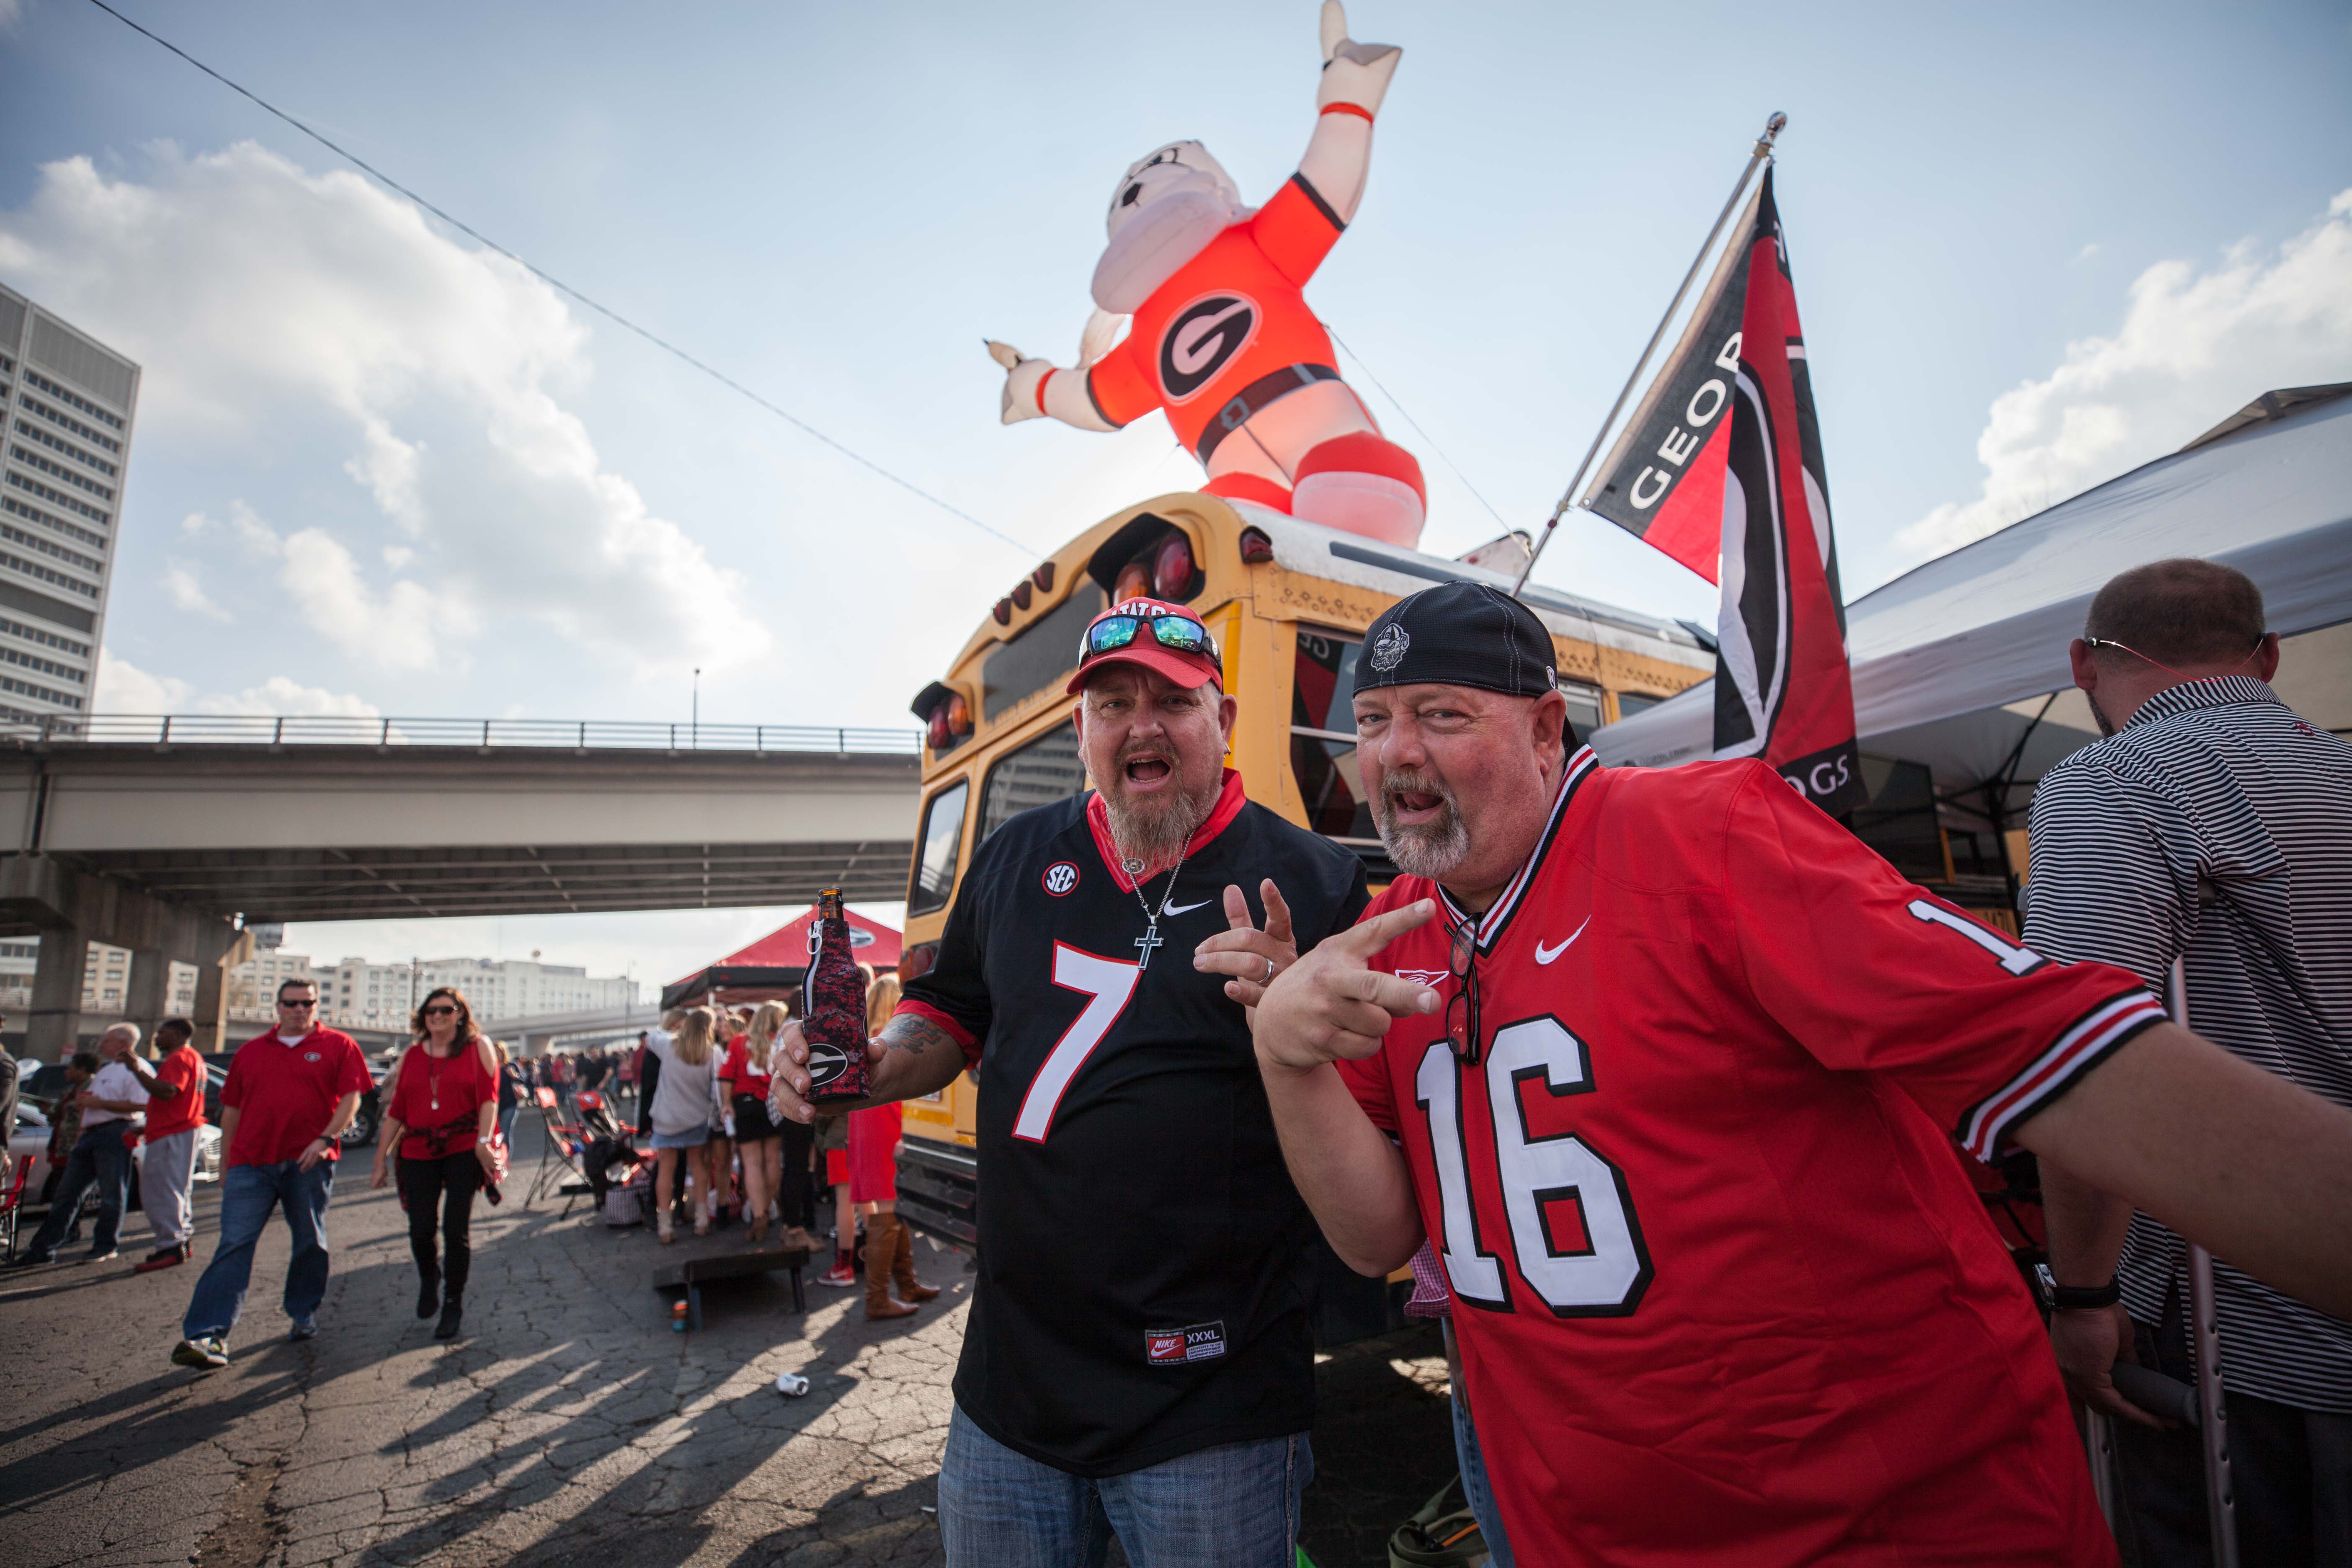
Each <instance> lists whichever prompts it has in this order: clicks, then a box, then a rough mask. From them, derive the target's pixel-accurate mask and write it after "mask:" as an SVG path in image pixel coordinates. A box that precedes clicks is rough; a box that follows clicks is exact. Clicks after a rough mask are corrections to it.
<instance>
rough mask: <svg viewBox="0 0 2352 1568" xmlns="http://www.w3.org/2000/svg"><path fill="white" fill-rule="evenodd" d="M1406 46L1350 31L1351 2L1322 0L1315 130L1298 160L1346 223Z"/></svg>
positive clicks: (1304, 175)
mask: <svg viewBox="0 0 2352 1568" xmlns="http://www.w3.org/2000/svg"><path fill="white" fill-rule="evenodd" d="M1403 58H1404V51H1403V50H1402V49H1400V48H1398V47H1396V46H1395V45H1393V44H1360V43H1357V42H1356V41H1355V40H1354V39H1352V38H1350V37H1348V12H1347V7H1345V6H1344V5H1341V4H1340V3H1339V0H1323V80H1322V84H1321V85H1320V86H1319V87H1318V89H1316V93H1315V107H1316V109H1317V110H1318V114H1317V118H1316V121H1315V134H1314V136H1313V137H1312V138H1311V139H1310V140H1309V141H1308V142H1307V155H1306V156H1305V157H1304V158H1301V159H1300V160H1299V161H1298V173H1299V176H1300V177H1301V178H1302V179H1304V180H1305V181H1306V182H1307V184H1308V185H1310V186H1312V187H1313V188H1314V190H1315V193H1316V194H1317V195H1319V196H1321V197H1322V198H1323V201H1324V204H1325V205H1328V207H1329V208H1330V209H1331V212H1332V215H1333V216H1336V217H1337V218H1338V219H1339V221H1340V222H1341V223H1343V224H1345V223H1349V222H1352V221H1354V219H1355V216H1356V207H1357V205H1358V204H1359V203H1360V202H1361V201H1362V200H1363V199H1364V176H1365V174H1366V173H1367V172H1368V171H1369V170H1370V166H1371V162H1372V116H1374V115H1375V114H1378V113H1379V112H1380V109H1381V99H1382V98H1383V97H1385V96H1386V95H1387V93H1388V90H1389V79H1390V78H1391V77H1392V76H1394V75H1396V68H1397V65H1398V63H1399V62H1400V61H1402V59H1403Z"/></svg>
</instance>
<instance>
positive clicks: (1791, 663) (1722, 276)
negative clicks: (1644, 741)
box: [1583, 169, 1867, 814]
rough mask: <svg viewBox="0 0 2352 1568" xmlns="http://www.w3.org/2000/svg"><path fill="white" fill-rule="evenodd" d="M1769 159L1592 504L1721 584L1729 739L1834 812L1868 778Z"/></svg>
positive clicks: (1718, 701) (1720, 682)
mask: <svg viewBox="0 0 2352 1568" xmlns="http://www.w3.org/2000/svg"><path fill="white" fill-rule="evenodd" d="M1772 174H1773V172H1772V171H1771V170H1770V169H1767V170H1766V171H1765V172H1764V183H1763V184H1761V185H1760V186H1759V187H1758V190H1757V193H1756V195H1755V197H1754V198H1753V199H1752V200H1751V201H1750V202H1749V203H1748V210H1747V212H1746V213H1745V214H1744V215H1742V217H1741V220H1740V228H1739V230H1738V234H1739V235H1740V236H1741V237H1740V238H1736V239H1735V240H1734V242H1733V243H1732V244H1731V246H1730V247H1727V249H1726V250H1725V252H1724V256H1723V259H1722V261H1721V262H1720V263H1719V264H1718V265H1717V268H1716V271H1715V276H1714V277H1713V278H1712V279H1709V280H1708V283H1707V287H1706V293H1705V294H1704V295H1703V296H1702V297H1701V298H1700V300H1699V303H1698V308H1697V309H1696V310H1695V311H1693V312H1692V315H1691V319H1690V324H1689V325H1688V327H1686V328H1685V331H1684V332H1683V336H1682V341H1681V342H1679V343H1677V344H1676V345H1675V351H1674V353H1673V354H1672V355H1671V356H1670V357H1669V358H1668V359H1667V361H1666V363H1665V364H1664V367H1663V368H1662V369H1660V371H1659V372H1658V374H1657V376H1656V378H1655V379H1654V381H1653V382H1652V383H1651V384H1650V389H1649V391H1648V393H1647V394H1646V395H1644V396H1643V400H1642V403H1641V405H1640V406H1639V407H1638V408H1637V409H1635V410H1634V413H1633V418H1632V420H1631V421H1629V422H1628V423H1627V425H1626V426H1625V430H1624V433H1623V434H1622V436H1620V437H1618V440H1617V445H1616V447H1614V448H1613V449H1612V451H1611V452H1610V454H1609V458H1608V460H1607V461H1606V462H1605V463H1604V464H1603V465H1602V466H1601V469H1600V471H1599V472H1598V474H1597V475H1596V477H1595V478H1594V479H1593V483H1592V487H1591V489H1589V490H1587V491H1586V492H1585V496H1584V500H1583V504H1584V505H1585V506H1586V507H1587V508H1589V509H1591V510H1593V511H1596V512H1599V513H1600V514H1601V516H1603V517H1605V518H1607V519H1609V521H1612V522H1614V523H1616V524H1617V525H1618V526H1619V527H1621V528H1623V529H1624V530H1626V531H1628V532H1630V533H1632V534H1633V535H1634V536H1635V537H1636V538H1638V539H1641V540H1642V541H1643V542H1646V543H1649V544H1652V545H1654V546H1656V547H1657V548H1658V549H1660V550H1662V551H1664V552H1665V553H1667V554H1668V555H1671V556H1673V557H1674V558H1675V560H1676V561H1679V562H1681V563H1683V564H1684V565H1685V566H1687V567H1689V568H1690V569H1691V570H1692V571H1694V572H1696V573H1697V574H1699V575H1700V576H1702V577H1705V578H1706V580H1707V581H1708V582H1710V583H1714V584H1717V587H1718V588H1720V589H1721V591H1722V595H1723V597H1722V607H1721V609H1720V611H1719V612H1718V614H1717V632H1716V636H1717V651H1716V668H1715V754H1716V755H1717V756H1718V757H1760V758H1762V759H1763V760H1764V761H1765V762H1766V763H1769V765H1770V766H1771V767H1772V768H1773V769H1774V770H1776V771H1777V772H1778V773H1780V776H1781V777H1782V778H1783V779H1786V780H1787V781H1788V783H1789V784H1790V787H1791V788H1793V789H1796V790H1798V791H1800V792H1801V793H1802V794H1803V795H1805V797H1806V798H1807V799H1809V800H1811V801H1812V802H1813V804H1814V805H1819V806H1820V807H1821V808H1822V810H1824V811H1827V812H1830V813H1832V814H1836V813H1841V812H1844V811H1849V810H1851V809H1853V807H1854V806H1856V805H1861V804H1862V802H1863V800H1864V797H1865V795H1866V794H1867V791H1866V790H1865V789H1864V785H1863V782H1862V768H1861V760H1860V757H1859V755H1858V753H1857V752H1856V751H1855V749H1854V723H1853V678H1852V675H1851V674H1850V673H1849V671H1848V669H1847V667H1846V650H1845V605H1844V602H1843V595H1841V594H1840V593H1839V590H1838V571H1837V542H1836V539H1835V538H1834V536H1833V535H1832V532H1831V530H1830V500H1829V484H1828V481H1827V479H1825V477H1824V475H1823V470H1822V432H1821V425H1820V422H1819V421H1818V420H1817V419H1816V418H1815V417H1814V415H1813V387H1812V380H1811V375H1810V374H1809V373H1808V371H1807V368H1806V363H1805V337H1804V330H1803V329H1802V328H1801V326H1800V325H1799V324H1798V321H1797V293H1796V289H1795V286H1794V284H1793V283H1792V282H1791V281H1790V275H1789V253H1788V247H1787V244H1786V242H1785V239H1784V237H1783V236H1782V234H1781V232H1780V210H1779V208H1778V207H1777V206H1776V205H1774V202H1773V199H1772Z"/></svg>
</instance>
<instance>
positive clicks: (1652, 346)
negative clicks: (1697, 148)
mask: <svg viewBox="0 0 2352 1568" xmlns="http://www.w3.org/2000/svg"><path fill="white" fill-rule="evenodd" d="M1788 123H1789V117H1788V116H1787V115H1785V114H1782V113H1780V111H1779V110H1774V111H1773V114H1772V117H1771V118H1770V119H1769V120H1767V121H1764V134H1762V135H1761V136H1759V137H1758V138H1757V139H1756V150H1755V151H1754V152H1752V153H1749V154H1748V166H1747V167H1746V168H1744V169H1742V170H1740V171H1739V183H1738V184H1735V185H1733V186H1732V187H1731V195H1730V198H1729V199H1728V200H1727V201H1726V202H1725V203H1724V204H1723V210H1722V211H1721V212H1719V213H1717V214H1716V216H1715V226H1714V227H1713V228H1710V229H1708V230H1707V231H1706V243H1705V244H1703V245H1701V246H1700V247H1698V255H1697V256H1696V257H1694V258H1692V260H1691V264H1690V270H1689V271H1688V272H1685V273H1684V274H1683V282H1682V287H1681V288H1679V289H1675V297H1674V300H1673V302H1672V303H1670V304H1668V305H1667V306H1666V313H1665V314H1664V315H1663V316H1661V317H1659V318H1658V330H1657V331H1654V332H1652V333H1651V334H1650V341H1649V342H1648V343H1646V344H1644V345H1643V349H1642V357H1641V358H1639V359H1637V360H1635V361H1634V362H1633V374H1631V375H1629V376H1627V377H1626V378H1625V386H1624V390H1623V391H1622V392H1620V393H1618V395H1617V401H1616V402H1614V403H1612V404H1611V405H1609V416H1608V417H1607V418H1605V419H1603V420H1602V421H1601V428H1600V429H1598V430H1595V431H1594V432H1593V433H1592V445H1591V446H1590V447H1586V448H1585V449H1584V461H1582V462H1580V463H1579V464H1577V465H1576V477H1575V478H1573V479H1570V480H1569V481H1568V489H1566V490H1564V491H1562V492H1561V494H1560V498H1559V505H1558V506H1556V507H1554V508H1552V509H1551V517H1550V519H1549V521H1547V522H1545V524H1544V526H1543V534H1542V536H1541V537H1540V538H1538V540H1537V541H1536V546H1535V548H1534V549H1533V550H1530V551H1529V552H1528V563H1527V564H1526V565H1525V566H1524V567H1521V568H1520V570H1519V580H1518V581H1517V582H1516V583H1514V584H1511V592H1512V593H1513V594H1517V593H1518V592H1519V590H1521V589H1522V588H1525V587H1526V586H1527V585H1528V578H1529V577H1531V576H1533V575H1534V574H1535V569H1536V562H1537V561H1538V560H1539V559H1541V558H1542V555H1543V552H1544V546H1545V545H1547V544H1549V543H1550V542H1551V536H1552V532H1553V531H1554V530H1556V529H1558V528H1559V520H1560V519H1561V518H1563V517H1565V516H1567V515H1568V509H1569V507H1570V504H1571V503H1572V502H1573V501H1574V500H1576V489H1577V487H1578V486H1579V485H1580V484H1582V483H1583V482H1584V474H1585V470H1586V469H1588V468H1591V467H1592V459H1593V458H1596V457H1599V456H1600V455H1601V442H1602V441H1603V440H1604V439H1606V438H1607V437H1608V435H1609V431H1610V427H1611V426H1613V425H1615V424H1616V423H1617V416H1618V415H1620V414H1622V413H1623V412H1624V411H1625V400H1626V399H1627V398H1629V397H1631V396H1633V388H1634V387H1636V386H1638V385H1640V384H1641V381H1642V372H1643V370H1644V369H1645V368H1647V367H1648V365H1649V363H1650V356H1651V355H1652V354H1654V353H1657V352H1658V343H1659V341H1660V340H1661V339H1663V338H1664V336H1665V335H1666V328H1667V327H1668V326H1669V325H1671V324H1672V323H1673V321H1674V319H1675V311H1677V310H1681V309H1682V308H1683V300H1684V299H1685V297H1686V296H1687V295H1688V294H1689V293H1690V289H1691V285H1692V284H1693V283H1696V281H1698V274H1699V268H1702V267H1704V266H1706V258H1707V257H1708V256H1709V255H1710V254H1711V253H1712V252H1713V251H1714V249H1715V242H1716V240H1717V239H1718V238H1720V237H1722V234H1723V226H1724V225H1725V224H1727V223H1729V222H1730V221H1731V215H1732V214H1733V213H1734V212H1736V211H1738V207H1739V198H1740V197H1741V196H1742V195H1746V194H1747V191H1748V181H1750V180H1752V179H1754V178H1755V177H1756V171H1757V169H1758V168H1759V166H1761V165H1762V164H1765V163H1769V162H1771V159H1772V143H1773V142H1774V141H1776V140H1777V139H1778V138H1779V137H1780V132H1781V130H1782V128H1783V127H1785V126H1786V125H1787V124H1788Z"/></svg>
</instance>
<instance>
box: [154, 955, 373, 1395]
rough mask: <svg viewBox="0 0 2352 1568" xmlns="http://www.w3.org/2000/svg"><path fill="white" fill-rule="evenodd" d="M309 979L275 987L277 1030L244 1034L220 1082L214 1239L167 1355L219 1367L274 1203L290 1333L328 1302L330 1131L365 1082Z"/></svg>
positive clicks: (356, 1053) (310, 1331)
mask: <svg viewBox="0 0 2352 1568" xmlns="http://www.w3.org/2000/svg"><path fill="white" fill-rule="evenodd" d="M318 1007H319V988H318V987H317V986H315V985H313V984H310V982H309V981H307V980H289V981H287V982H286V983H285V984H283V985H280V986H279V987H278V1027H277V1028H275V1029H273V1030H271V1031H270V1032H269V1033H268V1034H266V1035H261V1036H258V1037H256V1038H253V1039H250V1040H247V1041H246V1043H245V1044H244V1045H242V1046H240V1047H237V1052H236V1056H235V1057H234V1058H230V1061H229V1065H228V1081H227V1082H226V1084H223V1085H222V1086H221V1143H222V1151H223V1152H222V1161H223V1163H224V1165H225V1167H226V1168H225V1169H224V1170H223V1171H222V1172H221V1206H220V1246H219V1247H217V1248H216V1249H215V1251H214V1253H213V1260H212V1262H211V1263H209V1264H207V1265H205V1271H204V1273H203V1274H202V1275H201V1276H200V1277H199V1278H198V1279H197V1280H196V1289H195V1294H194V1296H193V1297H192V1298H191V1299H190V1300H189V1301H188V1313H187V1317H186V1319H185V1321H184V1322H183V1323H182V1325H181V1332H182V1334H183V1336H184V1337H183V1338H182V1340H181V1341H180V1343H179V1345H178V1346H177V1347H176V1348H174V1349H173V1352H172V1360H173V1362H174V1363H177V1364H178V1365H181V1366H194V1367H205V1368H210V1367H220V1366H226V1365H227V1364H228V1344H227V1341H228V1334H229V1331H230V1330H231V1329H234V1328H235V1327H236V1320H237V1316H238V1314H239V1313H241V1312H242V1311H244V1310H245V1290H246V1287H247V1285H249V1284H251V1283H252V1281H253V1249H254V1247H255V1245H256V1244H257V1243H258V1242H259V1241H260V1240H261V1231H262V1227H263V1226H266V1225H268V1223H269V1211H270V1210H271V1209H273V1208H276V1207H278V1206H279V1205H284V1206H285V1210H286V1228H287V1229H288V1230H289V1231H291V1232H292V1233H293V1237H294V1256H293V1257H292V1258H290V1259H289V1260H288V1262H287V1265H286V1316H287V1317H288V1318H289V1319H291V1320H292V1321H293V1325H294V1326H293V1329H292V1331H291V1335H290V1337H292V1338H294V1339H298V1340H307V1339H310V1337H312V1336H313V1335H315V1334H316V1333H317V1332H318V1331H319V1328H318V1312H319V1303H320V1302H321V1301H323V1300H326V1299H327V1263H328V1257H327V1199H328V1197H329V1196H330V1195H331V1194H332V1193H333V1192H334V1189H335V1160H336V1157H337V1156H338V1155H339V1154H340V1153H341V1148H340V1146H339V1145H338V1143H337V1142H336V1141H337V1140H338V1139H340V1138H341V1137H342V1135H343V1130H344V1129H345V1128H347V1127H349V1126H351V1124H352V1116H353V1115H354V1114H355V1113H357V1111H358V1110H359V1107H360V1096H361V1095H362V1094H364V1093H365V1092H366V1091H367V1089H368V1086H369V1084H370V1083H372V1082H373V1079H371V1078H370V1076H369V1074H368V1065H367V1058H366V1057H365V1056H364V1055H362V1053H361V1051H360V1047H359V1042H358V1041H356V1040H354V1039H352V1037H350V1036H349V1035H346V1034H344V1033H342V1032H341V1030H339V1029H330V1028H327V1027H325V1026H322V1025H320V1023H319V1022H318V1021H317V1013H318Z"/></svg>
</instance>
